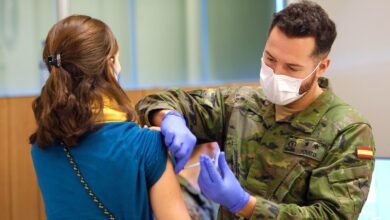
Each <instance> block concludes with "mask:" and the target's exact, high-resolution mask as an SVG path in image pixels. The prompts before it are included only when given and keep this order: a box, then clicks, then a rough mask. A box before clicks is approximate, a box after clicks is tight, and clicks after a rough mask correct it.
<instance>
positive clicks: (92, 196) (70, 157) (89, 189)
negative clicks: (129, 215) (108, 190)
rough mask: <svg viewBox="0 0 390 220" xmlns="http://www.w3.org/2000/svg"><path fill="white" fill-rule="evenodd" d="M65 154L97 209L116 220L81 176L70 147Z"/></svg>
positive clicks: (65, 150)
mask: <svg viewBox="0 0 390 220" xmlns="http://www.w3.org/2000/svg"><path fill="white" fill-rule="evenodd" d="M64 152H65V154H66V157H67V158H68V160H69V163H70V165H72V166H73V170H74V171H75V172H76V175H77V176H78V177H79V178H80V183H81V184H82V185H83V186H84V189H85V190H86V191H87V193H88V195H89V196H90V197H91V199H92V201H93V202H94V203H95V204H96V205H97V207H98V208H99V209H100V210H102V212H103V213H104V215H106V216H107V217H108V219H110V220H115V217H114V215H113V214H112V213H111V212H110V211H109V210H108V209H107V208H106V207H105V206H104V205H103V203H102V202H101V201H100V200H99V199H98V198H97V196H96V194H95V193H94V192H93V191H92V189H91V188H90V187H89V185H88V183H87V181H85V179H84V177H83V175H81V172H80V170H79V167H78V166H77V164H76V162H75V161H74V159H73V157H72V155H71V153H70V150H69V148H68V147H64Z"/></svg>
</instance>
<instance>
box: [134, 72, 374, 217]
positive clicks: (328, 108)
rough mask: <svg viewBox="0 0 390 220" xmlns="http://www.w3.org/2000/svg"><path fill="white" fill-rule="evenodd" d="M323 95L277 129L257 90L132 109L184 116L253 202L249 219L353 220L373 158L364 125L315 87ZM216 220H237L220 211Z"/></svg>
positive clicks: (168, 97) (157, 98)
mask: <svg viewBox="0 0 390 220" xmlns="http://www.w3.org/2000/svg"><path fill="white" fill-rule="evenodd" d="M319 84H320V86H321V87H322V88H324V92H323V93H322V94H321V95H320V96H319V97H318V98H317V99H316V100H315V101H314V102H313V103H312V104H311V105H310V106H308V107H307V108H306V109H305V110H303V111H301V112H299V113H297V114H295V115H292V116H290V117H288V118H287V119H285V120H281V121H278V122H275V110H274V109H275V108H274V105H273V104H272V103H270V102H269V101H267V100H265V96H264V94H263V92H262V90H261V89H259V88H250V87H241V88H237V89H232V88H220V89H206V90H196V91H192V92H184V91H182V90H179V89H175V90H171V91H168V92H165V93H161V94H156V95H150V96H147V97H146V98H144V99H143V100H141V101H140V102H139V103H138V104H137V106H136V108H137V111H138V113H139V115H140V118H141V122H142V123H144V124H148V125H150V122H149V113H151V112H152V111H154V110H158V109H172V110H176V111H178V112H180V113H181V114H183V115H184V117H185V119H186V121H187V125H188V127H189V128H190V129H191V131H192V132H193V133H194V134H195V135H196V137H197V138H198V142H199V143H204V142H212V141H217V142H218V143H219V145H220V146H221V150H223V151H225V152H226V159H227V162H228V164H229V165H230V168H231V169H232V170H233V172H234V173H235V175H236V177H237V178H238V179H239V181H240V183H241V185H242V186H243V187H244V189H245V190H246V191H248V192H249V193H250V194H251V195H253V196H256V199H257V202H256V206H255V209H254V212H253V215H252V217H251V219H357V218H358V216H359V213H360V211H361V209H362V207H363V204H364V202H365V201H366V199H367V196H368V191H369V187H370V182H371V176H372V172H373V169H374V159H362V158H359V157H358V156H357V149H356V148H357V147H358V146H364V147H369V148H371V149H372V150H373V151H375V147H374V140H373V135H372V130H371V126H370V124H369V123H368V122H367V121H366V119H364V118H363V116H362V115H360V114H359V113H358V112H357V111H356V110H355V109H354V108H352V107H351V106H350V105H348V104H346V103H345V102H344V101H342V100H341V99H340V98H338V97H337V96H336V95H334V93H333V92H332V91H331V90H330V89H329V88H328V81H327V79H325V78H321V79H320V80H319ZM218 218H219V219H237V218H238V217H236V216H235V215H234V214H231V213H229V211H228V210H227V209H225V208H221V209H220V210H219V215H218Z"/></svg>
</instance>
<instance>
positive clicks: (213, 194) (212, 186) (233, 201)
mask: <svg viewBox="0 0 390 220" xmlns="http://www.w3.org/2000/svg"><path fill="white" fill-rule="evenodd" d="M218 164H219V168H220V170H221V174H219V172H218V170H217V167H215V165H213V163H212V162H211V160H210V158H209V157H208V156H204V155H202V156H201V157H200V175H199V178H198V184H199V187H200V189H201V191H202V193H203V194H204V195H206V197H208V198H209V199H211V200H213V201H214V202H216V203H219V204H221V205H222V206H225V207H226V208H228V209H229V210H230V211H231V212H232V213H237V212H238V211H240V210H241V209H242V208H244V207H245V205H246V204H247V203H248V201H249V194H248V193H247V192H245V191H244V189H243V188H242V187H241V185H240V183H239V182H238V180H237V179H236V177H235V176H234V174H233V172H232V171H231V170H230V168H229V166H228V165H227V162H226V159H225V153H224V152H222V153H221V154H220V155H219V158H218Z"/></svg>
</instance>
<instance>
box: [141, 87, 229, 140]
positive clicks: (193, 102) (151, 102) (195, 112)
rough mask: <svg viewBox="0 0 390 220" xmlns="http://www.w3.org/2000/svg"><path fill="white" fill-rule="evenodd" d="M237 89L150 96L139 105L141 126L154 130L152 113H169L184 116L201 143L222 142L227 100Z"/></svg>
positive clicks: (167, 93)
mask: <svg viewBox="0 0 390 220" xmlns="http://www.w3.org/2000/svg"><path fill="white" fill-rule="evenodd" d="M234 91H235V90H234V89H206V90H195V91H191V92H185V91H183V90H181V89H173V90H169V91H167V92H163V93H159V94H154V95H149V96H147V97H145V98H144V99H142V100H140V101H139V102H138V103H137V105H136V110H137V113H138V115H139V117H140V120H141V123H142V124H143V125H144V124H146V125H149V126H151V122H150V117H151V115H152V114H151V113H152V112H153V111H156V110H162V109H168V110H175V111H177V112H179V113H181V114H182V115H183V116H184V118H185V120H186V122H187V126H188V127H189V129H190V130H191V131H192V132H193V133H194V134H195V136H196V137H197V139H198V143H205V142H211V141H218V142H219V143H221V142H222V138H223V137H222V136H223V133H224V132H223V131H224V130H225V124H226V123H225V122H226V119H227V118H228V117H229V115H230V107H229V106H228V105H226V100H227V99H228V98H229V97H230V96H231V94H233V93H234Z"/></svg>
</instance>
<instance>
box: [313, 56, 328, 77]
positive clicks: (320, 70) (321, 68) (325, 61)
mask: <svg viewBox="0 0 390 220" xmlns="http://www.w3.org/2000/svg"><path fill="white" fill-rule="evenodd" d="M329 65H330V59H329V58H328V57H325V59H323V60H322V61H321V63H320V65H319V66H318V71H317V74H316V75H317V78H319V77H321V76H322V75H323V74H324V73H325V72H326V70H327V69H328V67H329Z"/></svg>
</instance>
